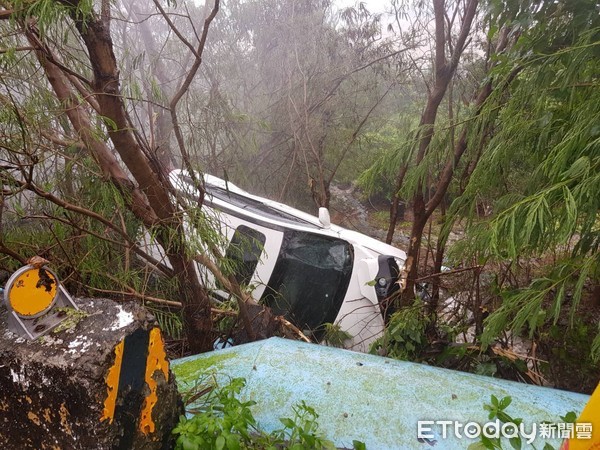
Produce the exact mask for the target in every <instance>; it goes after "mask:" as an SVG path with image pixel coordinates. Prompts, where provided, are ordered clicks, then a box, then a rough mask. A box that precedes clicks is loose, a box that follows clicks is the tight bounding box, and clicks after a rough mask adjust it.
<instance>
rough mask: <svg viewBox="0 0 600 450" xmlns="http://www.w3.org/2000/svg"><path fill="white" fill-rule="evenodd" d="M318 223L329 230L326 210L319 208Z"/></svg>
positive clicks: (329, 218)
mask: <svg viewBox="0 0 600 450" xmlns="http://www.w3.org/2000/svg"><path fill="white" fill-rule="evenodd" d="M319 222H321V225H323V227H324V228H331V217H330V216H329V210H328V209H327V208H323V207H321V208H319Z"/></svg>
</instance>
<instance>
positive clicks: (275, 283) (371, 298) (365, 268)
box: [146, 170, 406, 351]
mask: <svg viewBox="0 0 600 450" xmlns="http://www.w3.org/2000/svg"><path fill="white" fill-rule="evenodd" d="M169 177H170V180H171V183H172V184H173V186H174V188H175V189H176V190H177V191H178V193H179V194H181V195H182V196H183V197H186V198H188V199H190V200H192V199H198V198H199V192H198V190H197V189H195V187H194V182H193V180H192V179H191V177H190V176H189V174H188V173H187V172H186V171H182V170H174V171H172V172H171V173H170V174H169ZM203 181H204V187H205V190H206V195H205V197H204V200H203V204H202V211H203V212H204V213H205V214H207V215H211V216H212V217H213V218H214V220H213V221H214V223H215V224H217V225H218V226H220V229H221V233H222V234H223V235H224V236H225V241H226V243H225V247H224V248H223V249H222V251H223V253H224V254H225V256H226V260H228V261H230V262H231V263H232V266H233V268H234V269H233V275H234V276H235V278H236V280H237V281H238V283H240V285H241V286H243V287H246V289H248V291H249V292H250V293H251V295H252V297H253V298H254V299H256V300H257V301H259V302H260V303H262V304H265V305H267V306H269V307H270V308H272V309H273V311H274V312H275V313H276V314H281V315H283V316H285V317H286V318H287V319H288V320H290V321H291V322H292V323H294V324H295V325H296V326H297V327H299V328H300V329H301V330H303V332H305V333H306V334H307V335H309V336H311V337H312V338H314V339H316V340H321V339H322V338H323V335H324V324H325V323H332V324H334V325H335V326H336V328H337V329H339V330H340V331H342V332H344V333H347V335H348V336H350V338H349V339H348V340H346V341H345V343H344V345H345V347H346V348H350V349H353V350H358V351H368V348H369V345H370V343H371V342H373V341H374V340H375V339H377V338H378V337H379V336H380V335H381V334H382V332H383V329H384V313H385V311H384V310H383V309H384V308H383V307H382V302H383V301H384V300H385V299H387V298H388V297H389V296H390V295H391V294H392V293H393V292H394V291H395V290H397V288H398V274H399V270H398V267H402V265H403V264H404V260H405V259H406V255H405V253H404V252H403V251H402V250H399V249H397V248H395V247H392V246H390V245H387V244H384V243H382V242H380V241H377V240H375V239H373V238H370V237H368V236H366V235H363V234H361V233H358V232H355V231H351V230H346V229H344V228H341V227H338V226H336V225H332V224H330V223H329V220H328V213H327V211H326V210H325V213H327V214H325V219H323V217H322V216H323V214H320V217H321V220H320V219H319V218H318V217H315V216H312V215H310V214H307V213H304V212H302V211H300V210H297V209H294V208H292V207H290V206H287V205H284V204H281V203H278V202H274V201H271V200H268V199H265V198H261V197H258V196H254V195H252V194H249V193H247V192H245V191H243V190H241V189H239V188H238V187H236V186H235V185H233V184H231V183H228V182H225V181H223V180H221V179H219V178H216V177H213V176H210V175H204V180H203ZM191 204H193V202H192V201H190V205H188V206H191ZM322 209H323V208H322ZM320 213H323V211H320ZM191 228H192V227H191V226H190V229H191ZM193 234H194V233H193V232H191V233H190V238H191V239H193V236H192V235H193ZM146 245H147V247H148V249H149V250H151V251H152V252H153V253H155V254H156V253H157V252H159V253H160V252H161V249H160V248H157V247H158V246H157V245H156V243H149V242H148V241H146ZM200 245H201V244H200ZM198 270H199V276H201V277H202V281H203V282H204V283H205V284H206V285H207V286H208V287H209V288H210V289H211V290H212V291H213V292H214V294H215V297H216V298H217V299H218V298H219V297H221V298H222V299H226V298H228V294H227V293H226V292H223V291H222V290H221V289H220V286H219V285H218V283H217V282H216V281H215V280H214V277H212V275H211V274H209V273H206V271H205V270H202V268H201V267H198Z"/></svg>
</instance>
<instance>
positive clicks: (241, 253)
mask: <svg viewBox="0 0 600 450" xmlns="http://www.w3.org/2000/svg"><path fill="white" fill-rule="evenodd" d="M265 241H266V237H265V235H264V234H262V233H261V232H260V231H257V230H254V229H252V228H250V227H247V226H245V225H240V226H239V227H237V228H236V230H235V233H233V237H232V238H231V242H230V243H229V246H228V247H227V251H226V252H225V258H226V260H228V261H229V264H231V266H230V267H231V270H232V271H233V275H234V277H235V279H236V280H237V282H238V283H239V284H240V285H241V286H247V285H248V283H250V280H251V279H252V275H253V274H254V271H255V270H256V266H257V265H258V261H260V255H261V254H262V251H263V248H264V245H265ZM230 273H231V272H230Z"/></svg>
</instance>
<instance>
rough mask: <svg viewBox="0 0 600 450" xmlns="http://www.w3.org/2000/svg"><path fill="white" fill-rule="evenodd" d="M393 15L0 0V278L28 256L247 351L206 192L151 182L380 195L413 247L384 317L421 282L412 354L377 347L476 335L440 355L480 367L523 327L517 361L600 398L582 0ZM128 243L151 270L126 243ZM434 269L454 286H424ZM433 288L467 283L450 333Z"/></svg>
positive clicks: (591, 76)
mask: <svg viewBox="0 0 600 450" xmlns="http://www.w3.org/2000/svg"><path fill="white" fill-rule="evenodd" d="M387 11H388V14H385V15H379V14H373V13H371V12H370V11H369V4H368V2H367V3H357V4H356V5H355V6H352V7H347V8H342V9H338V8H337V7H336V4H335V3H333V2H330V1H328V0H324V1H320V2H316V1H309V0H255V1H239V0H232V1H227V2H225V3H220V1H219V0H215V2H214V3H212V2H209V3H207V4H204V5H203V4H199V3H196V2H183V1H181V2H179V1H178V2H175V1H170V2H169V1H167V2H164V1H161V0H153V2H151V3H150V2H141V1H125V2H123V1H120V0H119V1H116V2H108V1H105V0H103V1H101V2H91V1H89V0H81V1H78V0H38V1H32V0H17V1H12V2H7V1H4V0H0V103H1V104H2V109H1V111H0V133H1V134H0V165H1V166H2V171H1V175H0V176H1V178H2V188H3V189H2V197H1V203H0V214H1V216H0V220H1V221H0V226H1V233H0V252H1V253H2V258H1V259H0V264H1V266H2V269H3V270H6V271H11V270H14V269H15V268H16V267H17V266H19V265H20V264H23V263H24V262H25V260H26V259H27V258H28V257H29V256H32V255H33V254H39V255H42V256H44V257H46V258H48V259H49V260H50V261H51V262H52V264H53V266H54V267H56V268H57V270H58V271H59V273H60V274H61V277H62V279H63V280H64V281H65V283H66V284H67V286H68V287H69V289H70V290H71V291H72V292H74V293H76V294H78V295H94V296H100V295H102V296H112V297H115V298H135V299H138V300H140V301H144V302H146V303H147V304H148V305H149V307H151V308H154V309H155V311H156V313H157V314H158V315H159V318H160V320H161V321H162V323H163V326H164V328H165V329H167V331H168V332H170V333H171V334H173V335H174V336H175V337H181V336H186V337H187V342H188V344H189V348H190V349H191V351H194V352H198V351H206V350H208V349H211V348H212V343H213V341H214V337H215V335H216V333H217V331H218V330H222V328H223V327H224V326H231V324H232V323H233V322H236V323H237V324H238V325H240V324H241V325H242V326H243V328H244V329H245V330H246V333H247V338H248V339H249V340H253V339H256V338H258V337H261V336H264V335H265V334H269V333H266V332H265V331H264V330H265V329H273V327H271V328H269V326H267V325H265V323H266V322H257V321H256V320H254V319H255V317H256V316H255V315H253V314H251V313H250V312H249V311H248V309H249V308H260V307H259V306H258V305H256V302H255V301H254V300H253V299H252V298H251V296H250V295H249V294H248V292H246V290H245V289H244V288H243V287H240V286H239V284H238V283H237V281H236V279H235V277H234V276H233V273H232V270H230V269H228V264H227V262H226V261H225V262H224V255H223V248H224V245H225V243H224V241H223V237H222V234H221V233H220V232H219V225H218V221H217V220H215V219H214V218H211V217H208V216H206V215H205V214H203V213H202V212H201V211H200V209H199V208H198V206H200V205H202V203H203V200H204V198H203V195H200V197H199V198H198V199H197V200H196V204H195V205H193V207H190V204H189V202H188V201H184V199H182V198H179V196H178V193H177V192H176V191H175V190H174V189H173V188H172V187H171V185H170V183H169V180H168V177H167V174H168V173H169V171H170V170H172V169H174V168H184V169H187V170H189V171H190V173H195V174H197V176H195V178H196V179H195V183H196V184H197V186H198V188H199V190H200V191H201V192H204V191H203V189H202V181H201V177H200V174H201V173H209V174H213V175H216V176H219V177H221V178H224V179H227V180H230V181H231V182H234V183H236V184H237V185H239V186H241V187H244V188H246V189H247V190H249V191H251V192H253V193H257V194H260V195H264V196H267V197H269V198H273V199H275V200H279V201H283V202H286V203H289V204H292V205H294V206H296V207H299V208H302V209H305V210H307V211H310V212H314V211H316V208H317V207H318V206H325V207H332V205H335V202H336V198H334V196H332V189H331V188H332V187H333V186H339V185H343V184H348V183H352V184H353V185H355V186H357V187H358V189H360V192H361V195H362V200H365V204H366V203H368V202H367V201H366V199H369V198H371V199H373V198H377V199H379V204H380V205H381V204H383V207H381V208H380V210H381V211H383V213H382V214H378V215H377V217H378V219H379V220H378V222H377V224H378V225H379V226H383V227H385V229H386V230H387V237H386V240H387V242H390V243H392V242H400V241H398V240H397V239H399V234H402V233H404V234H406V235H407V237H408V239H405V240H403V241H402V242H403V243H406V245H403V247H404V250H406V251H407V255H408V258H407V263H406V266H405V268H404V274H405V276H406V278H407V283H406V288H405V289H404V290H403V292H402V293H401V295H400V296H399V299H398V302H399V304H400V305H401V306H403V307H406V308H407V309H408V310H410V311H413V308H414V306H413V302H414V292H415V290H414V286H415V283H418V282H422V281H428V282H429V290H430V292H429V293H428V297H429V300H428V302H427V304H426V305H424V306H419V307H418V308H417V314H416V316H415V321H416V322H415V323H416V324H417V325H416V326H415V330H418V332H419V336H420V337H419V339H417V341H418V345H416V346H414V345H413V347H415V349H414V351H410V352H408V353H407V352H405V351H404V350H405V347H406V346H405V344H406V342H405V340H403V339H401V340H398V339H397V336H396V337H394V335H393V334H391V333H388V334H386V336H387V337H386V339H387V340H386V341H385V346H386V348H385V349H383V351H382V352H383V353H385V354H388V355H392V356H393V355H394V354H396V355H399V356H402V357H410V358H412V359H417V360H426V359H427V360H428V361H430V362H431V361H432V356H431V355H432V350H431V349H432V346H431V344H432V343H440V342H442V343H443V345H442V346H443V350H441V351H437V350H436V351H435V352H433V353H435V355H436V357H437V356H439V355H440V354H445V353H444V351H446V350H448V349H449V348H453V345H454V344H455V337H456V336H457V335H458V334H461V333H462V334H464V333H465V329H466V328H469V327H470V326H472V325H473V326H474V331H473V333H472V334H471V337H470V338H469V340H470V341H472V343H474V344H476V346H477V348H478V350H477V352H476V355H473V354H471V353H469V355H466V356H465V355H464V354H463V355H459V356H457V355H455V354H452V355H451V359H452V360H453V361H454V362H456V361H458V362H457V363H456V364H454V366H459V367H461V368H465V369H467V370H479V369H481V367H482V366H481V364H488V363H490V361H491V362H493V363H494V364H496V363H497V357H498V353H497V352H496V353H494V352H493V351H491V350H490V349H492V348H493V345H494V343H495V342H497V341H498V340H500V342H501V343H504V344H507V343H508V342H506V340H507V338H508V340H510V338H511V337H512V336H524V337H527V338H529V339H532V341H533V342H534V344H535V343H539V344H540V348H541V349H542V350H543V351H542V355H539V354H538V355H535V354H534V355H530V356H531V357H532V359H529V360H528V364H529V363H531V361H533V360H535V361H537V360H539V359H540V358H542V359H546V360H548V359H549V360H550V366H552V364H554V362H553V361H558V363H560V364H562V363H565V364H564V365H565V367H571V366H569V365H568V364H570V363H571V362H572V361H571V357H573V358H575V360H581V361H582V363H581V364H582V365H583V366H584V367H585V370H590V372H586V371H585V370H583V372H582V373H583V375H582V376H585V377H586V378H585V380H583V381H581V383H582V385H585V386H587V384H593V379H594V377H595V378H596V381H597V373H598V372H599V371H597V368H598V359H599V357H600V337H599V336H600V335H599V334H598V331H599V329H598V317H599V315H600V312H599V308H600V287H599V284H600V283H599V278H600V276H599V262H600V256H599V255H600V253H599V252H598V244H599V242H600V235H599V222H598V206H599V202H600V188H599V187H600V171H599V165H600V126H599V125H598V124H599V123H600V120H599V119H600V98H599V96H600V89H598V82H599V81H598V79H599V75H600V74H599V69H598V68H599V67H600V61H599V59H600V43H599V39H598V37H599V26H600V14H598V4H597V2H595V1H591V0H578V1H566V0H564V1H542V0H532V1H525V0H521V1H516V2H515V1H503V0H489V1H477V0H457V1H451V0H448V1H444V0H432V1H416V0H415V1H408V0H407V1H402V0H392V1H391V2H390V3H389V5H387ZM184 212H185V214H184ZM334 214H335V211H334ZM373 215H374V216H375V214H374V213H373ZM383 219H385V220H383ZM384 222H385V223H384ZM190 227H192V229H194V230H195V231H194V234H195V235H196V236H197V239H194V240H190V239H189V236H188V235H189V230H190ZM454 232H459V235H460V236H461V239H459V240H458V241H456V239H450V241H449V240H448V237H449V236H452V233H454ZM144 234H148V235H150V236H152V238H153V239H155V240H156V241H157V242H158V243H160V245H161V246H162V247H163V248H164V249H165V255H166V260H164V261H163V260H157V259H156V258H155V257H153V256H152V255H150V254H148V253H147V252H146V251H145V250H144V248H143V246H140V245H139V239H140V236H142V235H144ZM394 239H396V241H394ZM192 241H193V242H192ZM167 262H168V264H167ZM197 264H199V265H200V267H201V270H200V272H201V275H202V273H204V272H205V271H209V272H211V273H212V274H213V275H212V276H214V277H216V279H218V280H219V282H220V283H221V286H223V287H225V288H226V289H227V290H228V291H229V292H231V293H232V295H233V297H232V298H234V299H235V301H234V302H233V303H232V305H231V310H226V311H225V310H221V309H216V308H214V306H213V305H211V302H210V293H209V292H208V291H207V289H206V287H205V286H204V285H203V283H202V276H200V277H198V276H196V271H197V269H196V266H197ZM443 265H445V266H449V267H450V268H451V269H453V270H452V273H451V274H448V275H441V276H440V275H436V274H439V273H441V272H442V266H443ZM463 269H465V270H463ZM466 269H469V270H466ZM459 288H460V289H459ZM440 290H442V291H443V292H446V293H447V292H450V293H456V292H465V291H467V293H468V295H467V297H466V300H464V302H462V303H463V304H462V307H463V309H462V310H461V312H460V314H459V315H460V316H461V317H460V320H459V321H458V322H456V323H451V324H448V323H442V322H443V321H441V320H440V318H439V317H440V315H439V314H438V313H439V312H440V308H441V306H442V305H441V304H440V298H441V296H440ZM442 297H443V295H442ZM179 306H181V309H180V308H179ZM238 314H239V318H236V317H237V316H238ZM399 314H400V316H399V318H397V319H396V320H399V321H400V322H399V323H402V322H401V321H402V318H401V317H405V318H406V317H408V316H407V315H406V314H405V315H402V314H401V313H399ZM488 314H489V317H488ZM409 316H410V315H409ZM223 317H225V318H226V319H225V320H218V319H222V318H223ZM411 317H412V316H411ZM276 319H277V318H276V317H274V316H270V317H269V321H270V322H269V323H271V324H272V323H274V322H273V321H275V322H276V323H277V326H276V327H275V328H277V329H278V330H279V331H278V332H280V333H286V332H289V331H290V330H291V332H292V334H293V333H294V332H295V331H297V330H294V329H293V325H291V324H285V323H283V322H277V320H276ZM394 323H395V322H394V321H392V322H391V324H394ZM288 325H289V327H288ZM402 326H405V325H402ZM449 326H451V327H452V330H451V331H448V329H447V328H448V327H449ZM286 327H287V328H286ZM290 327H291V328H290ZM282 328H283V329H282ZM286 330H287V331H286ZM557 330H558V331H557ZM565 330H566V331H565ZM388 331H389V330H388ZM507 331H510V333H509V334H507ZM563 331H564V332H563ZM182 333H183V334H182ZM553 333H554V334H553ZM573 333H574V334H573ZM573 343H577V345H575V347H576V348H577V349H578V350H577V352H575V351H574V350H573V345H572V344H573ZM411 345H412V344H411ZM496 348H497V347H496ZM556 349H558V350H560V351H559V352H558V353H556V352H555V351H554V350H556ZM561 349H562V350H561ZM379 350H380V351H381V348H380V349H379ZM438 350H439V349H438ZM534 352H535V348H534ZM574 355H576V356H574ZM537 356H539V357H540V358H537ZM428 358H429V359H428ZM465 358H466V359H465ZM486 358H487V359H486ZM552 358H557V359H556V360H554V359H552ZM509 359H510V358H509ZM513 362H514V361H513ZM528 367H529V369H527V368H526V369H525V370H524V371H525V372H526V371H527V370H533V369H532V367H531V365H529V366H528ZM496 368H497V372H498V373H500V374H502V373H501V372H502V370H501V364H500V363H498V364H496ZM536 369H537V366H536ZM533 371H534V372H536V373H541V372H543V371H538V370H533ZM594 371H596V372H594ZM594 373H596V375H593V374H594ZM590 374H591V375H590ZM558 378H560V377H558ZM538 381H539V380H538ZM579 382H580V381H577V383H579ZM586 383H587V384H586ZM583 389H587V388H583Z"/></svg>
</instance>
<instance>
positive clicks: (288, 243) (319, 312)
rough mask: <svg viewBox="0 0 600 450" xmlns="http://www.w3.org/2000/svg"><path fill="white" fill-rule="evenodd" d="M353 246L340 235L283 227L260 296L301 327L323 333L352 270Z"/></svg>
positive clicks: (342, 299) (314, 332)
mask: <svg viewBox="0 0 600 450" xmlns="http://www.w3.org/2000/svg"><path fill="white" fill-rule="evenodd" d="M352 263H353V249H352V246H351V245H350V244H349V243H348V242H346V241H344V240H341V239H336V238H332V237H328V236H321V235H318V234H313V233H307V232H302V231H294V230H286V231H285V232H284V236H283V243H282V245H281V250H280V251H279V256H278V258H277V262H276V263H275V268H274V270H273V274H272V275H271V278H270V280H269V283H268V285H267V288H266V289H265V292H264V294H263V296H262V298H261V301H262V302H264V303H265V304H266V305H267V306H269V307H271V308H272V309H273V312H275V313H276V314H280V315H284V316H286V317H287V318H288V319H289V320H290V321H291V322H292V323H294V324H295V325H296V326H297V327H299V328H300V329H302V330H310V331H311V332H312V333H313V334H315V335H316V336H317V337H320V335H322V331H323V330H322V328H323V327H322V326H321V325H322V324H323V323H325V322H329V323H333V321H334V320H335V318H336V316H337V314H338V312H339V310H340V307H341V306H342V302H343V301H344V297H345V296H346V291H347V289H348V284H349V282H350V276H351V274H352Z"/></svg>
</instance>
